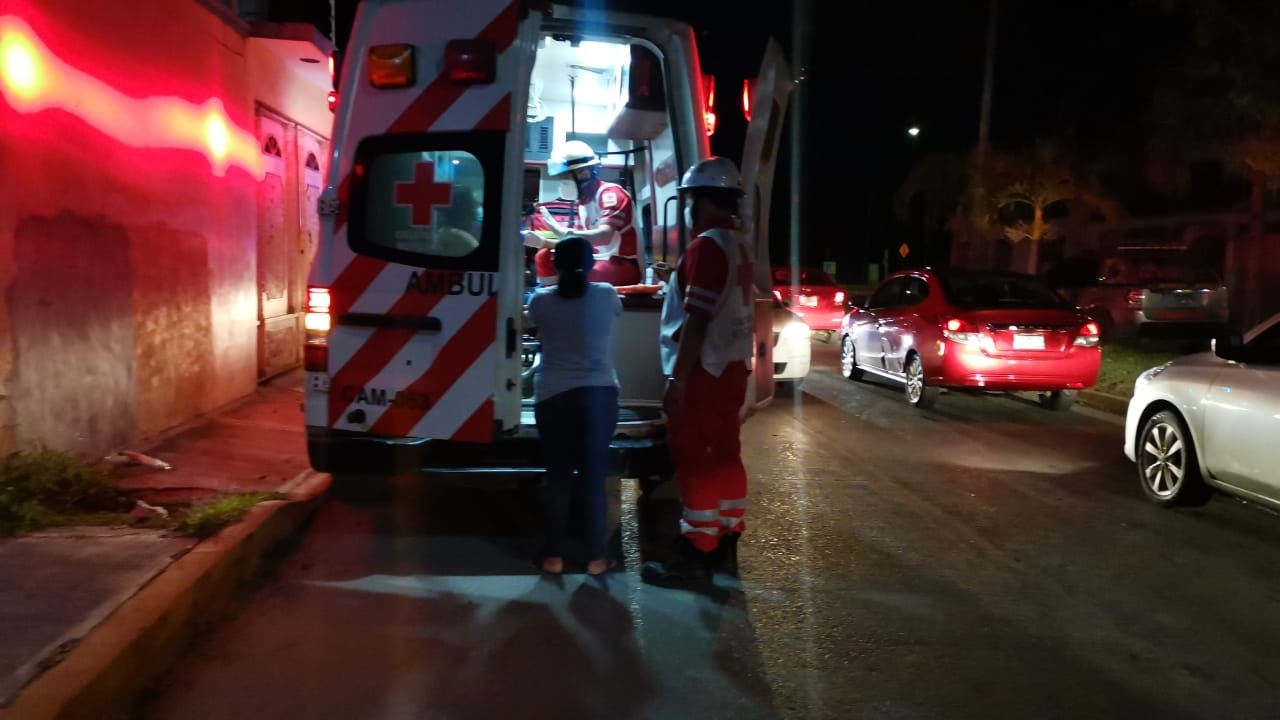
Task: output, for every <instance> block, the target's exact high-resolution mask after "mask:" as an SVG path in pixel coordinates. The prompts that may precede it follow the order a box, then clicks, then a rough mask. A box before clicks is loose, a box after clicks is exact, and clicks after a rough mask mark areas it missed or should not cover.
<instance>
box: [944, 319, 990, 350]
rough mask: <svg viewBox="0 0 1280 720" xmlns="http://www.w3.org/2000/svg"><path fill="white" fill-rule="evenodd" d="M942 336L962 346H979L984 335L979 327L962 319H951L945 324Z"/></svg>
mask: <svg viewBox="0 0 1280 720" xmlns="http://www.w3.org/2000/svg"><path fill="white" fill-rule="evenodd" d="M942 336H943V337H945V338H946V339H948V340H950V341H952V342H958V343H960V344H962V345H977V344H978V343H979V341H981V339H982V333H981V332H980V331H979V330H978V326H977V325H974V324H973V323H971V322H969V321H968V320H961V319H960V318H951V319H950V320H947V321H945V322H943V323H942Z"/></svg>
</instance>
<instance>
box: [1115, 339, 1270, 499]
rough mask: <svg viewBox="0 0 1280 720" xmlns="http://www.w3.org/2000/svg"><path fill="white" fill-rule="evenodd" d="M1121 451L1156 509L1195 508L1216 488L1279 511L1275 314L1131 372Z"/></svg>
mask: <svg viewBox="0 0 1280 720" xmlns="http://www.w3.org/2000/svg"><path fill="white" fill-rule="evenodd" d="M1124 454H1125V455H1127V456H1128V457H1129V459H1130V460H1132V461H1134V463H1135V464H1136V465H1137V470H1138V478H1139V480H1140V481H1141V482H1142V490H1143V492H1144V493H1145V494H1146V496H1147V497H1148V498H1150V499H1151V500H1152V501H1154V502H1156V503H1158V504H1160V505H1164V506H1173V505H1200V504H1203V503H1205V502H1207V501H1208V500H1209V498H1210V496H1211V495H1212V490H1213V489H1215V488H1216V489H1219V490H1223V491H1225V492H1228V493H1231V494H1233V495H1237V496H1239V497H1242V498H1245V499H1248V500H1253V501H1256V502H1259V503H1262V504H1265V505H1268V506H1270V507H1272V508H1275V509H1280V314H1277V315H1274V316H1272V317H1271V318H1270V319H1268V320H1267V321H1266V322H1263V323H1262V324H1261V325H1258V326H1257V327H1255V328H1254V329H1253V330H1250V331H1249V332H1248V333H1247V334H1246V335H1245V336H1244V337H1243V338H1242V337H1240V336H1234V337H1231V338H1224V339H1222V340H1217V341H1215V342H1214V346H1213V352H1210V353H1200V354H1197V355H1189V356H1186V357H1182V358H1178V359H1177V360H1174V361H1172V362H1169V363H1166V364H1164V365H1161V366H1160V367H1156V368H1152V369H1150V370H1147V371H1146V372H1144V373H1143V374H1142V375H1140V376H1139V377H1138V380H1137V382H1136V383H1135V384H1134V390H1133V399H1132V400H1130V401H1129V412H1128V415H1127V417H1126V419H1125V441H1124Z"/></svg>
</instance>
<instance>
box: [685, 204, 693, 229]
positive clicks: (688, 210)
mask: <svg viewBox="0 0 1280 720" xmlns="http://www.w3.org/2000/svg"><path fill="white" fill-rule="evenodd" d="M684 224H685V225H687V226H688V227H690V228H692V227H693V208H692V207H691V206H689V205H685V206H684Z"/></svg>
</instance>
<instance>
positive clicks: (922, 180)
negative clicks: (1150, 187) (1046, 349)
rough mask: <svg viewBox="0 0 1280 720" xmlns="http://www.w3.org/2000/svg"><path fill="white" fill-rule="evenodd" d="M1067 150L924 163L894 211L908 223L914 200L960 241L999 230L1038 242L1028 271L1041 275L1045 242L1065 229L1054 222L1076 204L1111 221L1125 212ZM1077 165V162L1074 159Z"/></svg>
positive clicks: (1053, 146) (1047, 147)
mask: <svg viewBox="0 0 1280 720" xmlns="http://www.w3.org/2000/svg"><path fill="white" fill-rule="evenodd" d="M1061 148H1062V144H1061V143H1055V142H1048V141H1041V142H1039V143H1036V145H1034V146H1033V147H1032V148H1030V149H1028V150H1026V151H1023V152H995V151H990V150H989V151H988V153H987V156H986V159H985V161H984V162H983V164H982V165H981V166H980V165H979V164H978V157H977V156H976V154H972V155H970V156H968V157H964V156H959V155H933V156H930V157H928V158H926V159H925V160H924V161H923V162H922V163H921V164H919V165H917V166H916V167H915V169H914V170H913V171H912V173H911V175H910V176H908V178H907V180H906V182H905V183H903V185H902V186H901V187H900V188H899V189H898V191H897V193H896V194H895V195H894V211H895V213H896V214H897V215H898V217H899V219H901V220H903V221H909V218H910V215H911V213H910V209H911V205H912V203H913V202H916V201H917V200H922V201H923V202H924V203H925V210H926V216H932V217H947V218H948V223H947V224H948V227H949V228H950V230H951V232H952V236H953V238H954V239H955V240H957V241H958V240H961V239H964V238H967V237H969V236H970V234H971V233H975V232H981V233H990V232H992V231H994V230H996V229H998V230H999V231H1000V232H1001V233H1002V234H1003V235H1004V236H1005V237H1007V238H1009V239H1010V240H1011V241H1013V242H1022V241H1026V242H1029V243H1031V246H1030V247H1031V252H1030V253H1029V256H1028V262H1027V266H1026V268H1024V269H1026V270H1027V271H1029V272H1033V273H1034V272H1036V270H1037V269H1038V268H1037V265H1038V260H1037V257H1038V250H1039V243H1040V241H1042V240H1052V239H1055V238H1058V237H1061V236H1062V234H1063V231H1064V225H1063V223H1062V222H1061V221H1060V220H1059V219H1055V218H1053V217H1051V216H1052V215H1053V214H1054V212H1053V211H1054V210H1058V209H1060V210H1062V211H1064V212H1063V213H1061V214H1062V215H1063V216H1065V215H1066V212H1065V211H1068V210H1069V209H1070V207H1071V206H1072V205H1073V204H1083V205H1085V206H1087V207H1088V208H1090V211H1091V212H1092V211H1100V212H1101V213H1102V215H1103V217H1104V218H1106V219H1107V220H1108V221H1110V222H1115V221H1117V220H1119V218H1120V217H1121V215H1122V210H1121V209H1120V207H1119V205H1118V204H1116V203H1115V202H1113V201H1111V200H1109V199H1108V198H1106V197H1105V196H1104V195H1103V194H1102V193H1101V192H1100V191H1099V190H1098V188H1097V186H1096V185H1095V184H1094V183H1093V181H1092V173H1090V172H1088V170H1087V168H1088V165H1087V164H1086V163H1084V162H1082V161H1081V160H1079V159H1078V158H1080V157H1082V156H1080V155H1079V154H1076V153H1071V154H1069V153H1066V152H1063V151H1062V149H1061ZM1073 160H1074V161H1073Z"/></svg>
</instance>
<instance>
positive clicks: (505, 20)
mask: <svg viewBox="0 0 1280 720" xmlns="http://www.w3.org/2000/svg"><path fill="white" fill-rule="evenodd" d="M519 27H520V13H519V8H518V7H517V6H516V3H514V2H512V3H509V4H508V5H507V6H506V8H504V9H503V10H502V12H500V13H498V16H497V17H495V18H494V19H493V21H492V22H490V23H489V24H488V25H487V26H485V28H484V29H483V30H481V31H480V34H479V35H477V36H476V37H481V38H487V39H489V40H492V41H493V44H494V46H495V50H496V51H497V53H498V54H499V55H501V54H502V53H503V52H505V51H506V50H507V48H509V47H511V44H512V43H514V42H515V40H516V31H517V30H518V29H519ZM467 87H468V86H466V85H457V84H455V83H452V82H450V81H449V79H448V78H447V77H445V76H444V75H441V76H439V77H437V78H436V79H435V80H434V81H432V83H431V84H430V85H428V86H427V87H426V89H425V90H423V91H422V94H421V95H419V96H418V97H417V99H415V100H414V101H413V102H412V103H410V104H409V107H407V108H405V110H404V112H402V113H400V117H397V118H396V119H395V120H394V121H392V123H391V125H390V126H388V127H387V133H388V134H390V133H401V132H415V131H417V132H422V131H425V130H429V129H430V128H431V125H432V124H434V123H435V121H436V120H439V119H440V116H441V115H443V114H444V113H445V111H446V110H448V109H449V108H450V107H451V106H452V105H453V104H454V103H455V102H457V101H458V98H460V97H462V94H463V93H464V92H466V90H467ZM350 187H351V173H350V172H349V173H347V175H346V176H345V177H343V178H342V182H341V183H339V184H338V200H339V203H340V204H339V206H338V215H337V217H336V218H335V219H334V224H333V232H334V233H335V234H337V232H338V230H339V229H341V228H342V227H343V226H344V225H345V224H346V222H347V212H346V208H347V205H348V203H349V198H348V192H349V191H350Z"/></svg>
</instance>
